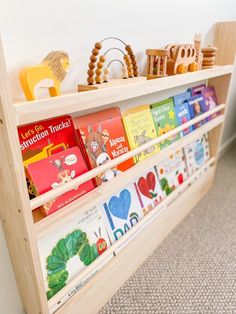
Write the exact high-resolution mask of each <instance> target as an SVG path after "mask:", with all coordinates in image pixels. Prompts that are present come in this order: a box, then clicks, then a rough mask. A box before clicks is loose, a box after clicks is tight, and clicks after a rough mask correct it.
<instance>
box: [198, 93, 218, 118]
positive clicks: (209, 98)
mask: <svg viewBox="0 0 236 314" xmlns="http://www.w3.org/2000/svg"><path fill="white" fill-rule="evenodd" d="M202 96H203V98H204V101H205V106H206V111H210V110H212V109H214V108H215V107H216V106H217V98H216V92H215V88H214V87H207V88H205V89H204V90H203V91H202ZM219 114H220V113H219V112H216V113H213V114H212V115H211V116H210V117H208V118H207V120H208V121H209V120H211V119H213V118H215V117H216V116H217V115H219Z"/></svg>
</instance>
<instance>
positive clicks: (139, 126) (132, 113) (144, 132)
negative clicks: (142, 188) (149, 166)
mask: <svg viewBox="0 0 236 314" xmlns="http://www.w3.org/2000/svg"><path fill="white" fill-rule="evenodd" d="M123 122H124V126H125V130H126V133H127V136H128V140H129V143H130V147H131V149H135V148H137V147H139V146H141V145H143V144H145V143H148V142H149V141H151V140H153V139H155V138H156V137H157V133H156V130H155V125H154V122H153V119H152V114H151V111H150V107H149V106H148V105H142V106H138V107H135V108H132V109H128V110H127V111H125V112H123ZM159 149H160V148H159V145H155V146H152V147H149V148H147V149H146V150H144V151H143V152H141V153H140V154H138V155H136V156H134V161H135V162H136V163H137V162H139V161H142V160H144V159H146V158H147V157H149V156H151V155H153V154H155V153H156V152H158V151H159Z"/></svg>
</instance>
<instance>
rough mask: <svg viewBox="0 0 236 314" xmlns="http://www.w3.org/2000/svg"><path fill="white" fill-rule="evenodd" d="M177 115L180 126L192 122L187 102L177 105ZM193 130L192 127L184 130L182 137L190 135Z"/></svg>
mask: <svg viewBox="0 0 236 314" xmlns="http://www.w3.org/2000/svg"><path fill="white" fill-rule="evenodd" d="M175 114H176V118H177V122H178V125H182V124H184V123H186V122H188V121H190V120H191V116H190V112H189V107H188V103H187V102H184V103H182V104H178V105H176V106H175ZM192 130H193V127H192V126H190V127H188V128H186V129H184V130H183V131H181V132H180V136H181V137H183V136H185V135H187V134H189V133H190V132H192Z"/></svg>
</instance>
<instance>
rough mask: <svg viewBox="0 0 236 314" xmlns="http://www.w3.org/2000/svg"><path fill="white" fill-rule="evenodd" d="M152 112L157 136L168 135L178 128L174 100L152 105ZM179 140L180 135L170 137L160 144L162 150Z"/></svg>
mask: <svg viewBox="0 0 236 314" xmlns="http://www.w3.org/2000/svg"><path fill="white" fill-rule="evenodd" d="M151 112H152V116H153V120H154V124H155V128H156V132H157V136H161V135H163V134H166V133H168V132H169V131H171V130H172V129H174V128H176V127H177V126H178V123H177V119H176V115H175V108H174V102H173V99H172V98H169V99H166V100H163V101H160V102H158V103H155V104H153V105H151ZM177 139H179V134H176V135H174V136H171V137H169V138H168V139H166V140H164V141H162V142H161V143H160V147H161V149H163V148H165V147H166V146H168V145H170V144H171V143H173V142H174V141H176V140H177Z"/></svg>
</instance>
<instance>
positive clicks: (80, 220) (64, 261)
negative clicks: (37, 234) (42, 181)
mask: <svg viewBox="0 0 236 314" xmlns="http://www.w3.org/2000/svg"><path fill="white" fill-rule="evenodd" d="M101 210H102V206H101V205H100V206H99V205H98V206H94V207H92V208H89V209H87V210H81V211H79V213H77V214H76V215H75V216H74V217H73V219H70V220H67V221H66V223H64V224H63V225H60V226H59V227H54V229H53V232H50V233H47V235H46V236H44V237H42V238H41V239H39V240H38V247H39V254H40V260H41V264H42V270H43V276H44V282H45V287H46V291H47V298H48V300H49V299H50V298H52V297H53V296H54V295H55V294H56V293H57V292H58V291H60V290H61V289H62V288H64V287H65V286H66V285H67V284H68V283H69V282H70V281H71V280H72V279H74V278H75V277H76V276H77V275H78V274H79V273H80V272H82V271H83V270H84V269H85V268H86V267H87V266H88V265H90V264H91V263H92V262H93V261H94V260H95V259H96V258H97V257H99V256H100V255H101V254H102V253H103V252H105V251H106V249H107V248H108V247H109V246H110V244H111V242H110V238H109V234H108V232H107V229H106V226H105V224H104V221H103V219H102V215H101ZM112 257H113V254H111V256H109V257H108V260H110V259H111V258H112ZM96 271H97V270H96ZM96 271H95V272H96ZM92 276H93V274H90V275H89V276H88V277H89V278H90V277H92ZM89 278H88V279H89ZM84 281H86V280H84ZM83 284H84V283H83ZM81 286H83V285H82V283H80V282H78V284H77V286H76V287H74V289H73V291H71V292H70V293H69V295H66V296H65V298H67V299H68V298H69V297H70V296H71V295H73V293H75V292H76V291H78V290H79V289H80V288H81Z"/></svg>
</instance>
